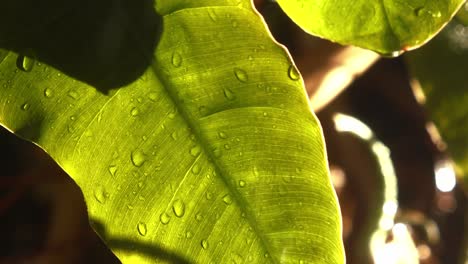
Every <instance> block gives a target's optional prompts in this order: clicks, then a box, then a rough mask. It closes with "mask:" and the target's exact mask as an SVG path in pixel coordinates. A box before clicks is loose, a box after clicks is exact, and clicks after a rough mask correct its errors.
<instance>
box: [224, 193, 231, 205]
mask: <svg viewBox="0 0 468 264" xmlns="http://www.w3.org/2000/svg"><path fill="white" fill-rule="evenodd" d="M223 202H224V203H225V204H228V205H229V204H232V197H231V196H230V195H229V194H226V195H225V196H224V197H223Z"/></svg>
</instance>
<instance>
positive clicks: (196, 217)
mask: <svg viewBox="0 0 468 264" xmlns="http://www.w3.org/2000/svg"><path fill="white" fill-rule="evenodd" d="M195 219H197V221H201V220H202V219H203V215H202V214H201V213H198V214H197V215H196V216H195Z"/></svg>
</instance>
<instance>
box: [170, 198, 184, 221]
mask: <svg viewBox="0 0 468 264" xmlns="http://www.w3.org/2000/svg"><path fill="white" fill-rule="evenodd" d="M172 211H173V212H174V214H175V216H177V217H179V218H180V217H183V216H184V214H185V204H184V202H182V201H181V200H175V201H174V203H173V204H172Z"/></svg>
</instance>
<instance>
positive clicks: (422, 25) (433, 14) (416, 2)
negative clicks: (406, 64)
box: [278, 0, 465, 55]
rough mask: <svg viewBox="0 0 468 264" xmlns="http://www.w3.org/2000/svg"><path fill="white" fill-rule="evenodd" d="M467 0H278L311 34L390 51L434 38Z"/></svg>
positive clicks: (401, 49) (397, 52)
mask: <svg viewBox="0 0 468 264" xmlns="http://www.w3.org/2000/svg"><path fill="white" fill-rule="evenodd" d="M463 2H465V0H413V1H405V0H356V1H347V0H278V3H279V4H280V6H281V7H282V8H283V10H284V11H285V12H286V14H288V15H289V17H291V19H292V20H293V21H294V22H296V23H297V24H298V25H299V26H300V27H302V28H303V29H304V30H305V31H307V32H308V33H310V34H313V35H316V36H319V37H322V38H326V39H330V40H332V41H335V42H338V43H341V44H351V45H355V46H359V47H363V48H366V49H371V50H374V51H377V52H379V53H383V54H387V55H397V54H399V53H400V52H402V51H405V50H410V49H414V48H417V47H419V46H421V45H422V44H424V43H425V42H426V41H428V40H429V39H430V38H432V37H433V36H434V35H435V34H436V33H437V32H438V31H439V30H440V29H441V28H442V27H443V26H444V25H445V24H446V23H447V22H448V21H449V20H450V19H451V18H452V16H453V15H454V14H455V13H456V11H457V9H458V8H459V7H460V5H461V4H462V3H463Z"/></svg>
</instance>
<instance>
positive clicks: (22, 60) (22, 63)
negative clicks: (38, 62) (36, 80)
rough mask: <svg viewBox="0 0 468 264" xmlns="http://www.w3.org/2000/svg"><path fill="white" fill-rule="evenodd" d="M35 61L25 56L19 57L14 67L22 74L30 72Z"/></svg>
mask: <svg viewBox="0 0 468 264" xmlns="http://www.w3.org/2000/svg"><path fill="white" fill-rule="evenodd" d="M34 63H35V60H34V59H33V58H30V57H28V56H25V55H19V56H18V59H17V60H16V66H17V67H18V69H20V70H22V71H24V72H30V71H31V70H32V69H33V67H34Z"/></svg>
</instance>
